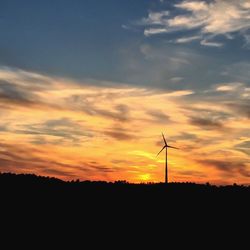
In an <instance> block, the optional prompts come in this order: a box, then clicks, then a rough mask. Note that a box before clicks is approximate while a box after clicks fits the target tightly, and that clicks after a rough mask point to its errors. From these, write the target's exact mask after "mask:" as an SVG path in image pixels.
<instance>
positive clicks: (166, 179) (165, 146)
mask: <svg viewBox="0 0 250 250" xmlns="http://www.w3.org/2000/svg"><path fill="white" fill-rule="evenodd" d="M162 138H163V141H164V144H165V145H164V146H163V148H162V149H161V151H160V152H159V153H158V154H157V156H158V155H159V154H160V153H161V152H162V150H164V149H166V160H165V165H166V168H165V183H166V184H167V183H168V148H174V149H179V148H176V147H172V146H170V145H168V143H167V141H166V139H165V137H164V134H163V133H162Z"/></svg>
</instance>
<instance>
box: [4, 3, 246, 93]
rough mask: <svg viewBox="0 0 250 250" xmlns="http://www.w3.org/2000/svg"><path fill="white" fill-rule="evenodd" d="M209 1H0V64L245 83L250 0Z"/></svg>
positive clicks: (102, 76) (157, 81)
mask: <svg viewBox="0 0 250 250" xmlns="http://www.w3.org/2000/svg"><path fill="white" fill-rule="evenodd" d="M209 2H210V5H209V4H208V1H182V0H181V1H160V0H140V1H135V0H126V1H123V0H105V1H102V0H81V1H80V0H67V1H66V0H60V1H59V0H53V1H47V0H43V1H31V0H22V1H19V0H2V1H1V8H0V30H1V39H0V64H1V65H2V66H9V67H16V68H20V69H25V70H30V71H37V72H41V73H46V74H49V75H57V76H64V77H65V76H66V77H70V78H76V79H81V80H86V79H94V80H100V81H112V82H122V83H128V84H135V85H145V86H150V87H163V88H165V87H167V88H177V89H186V88H207V86H209V85H211V84H217V83H223V82H244V83H245V84H249V83H250V81H249V69H250V59H249V58H250V57H249V56H250V50H249V48H250V46H249V44H250V32H249V27H250V25H249V24H248V23H250V21H249V19H247V18H248V16H249V15H250V6H249V4H248V3H249V1H247V0H240V1H236V0H230V3H229V1H225V0H221V1H218V0H217V1H209ZM242 13H245V14H242ZM219 14H221V15H219ZM237 14H239V15H238V16H237ZM227 17H229V18H227ZM247 21H248V23H247Z"/></svg>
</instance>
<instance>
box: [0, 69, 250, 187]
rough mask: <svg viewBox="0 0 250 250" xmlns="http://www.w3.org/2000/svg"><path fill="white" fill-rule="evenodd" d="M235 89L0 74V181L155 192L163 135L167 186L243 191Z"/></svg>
mask: <svg viewBox="0 0 250 250" xmlns="http://www.w3.org/2000/svg"><path fill="white" fill-rule="evenodd" d="M224 85H225V86H226V84H224ZM217 88H218V86H217ZM239 88H242V91H241V90H239ZM244 88H245V87H244V84H242V85H240V86H238V88H237V89H233V88H232V89H230V91H217V89H216V88H214V89H213V90H209V91H207V92H204V93H195V92H194V91H192V90H185V91H168V90H156V89H147V88H139V87H131V86H120V87H117V85H116V86H115V85H114V86H93V85H89V84H87V83H79V82H75V81H73V80H70V79H61V78H55V77H49V76H43V75H40V74H36V73H32V72H25V71H20V70H13V69H6V68H4V69H1V70H0V110H1V114H2V117H4V119H2V120H1V122H0V138H1V143H2V144H1V150H0V163H1V164H0V171H4V172H18V173H21V172H28V173H36V174H41V175H49V176H56V177H59V178H62V179H67V180H69V179H76V178H79V179H82V180H86V179H90V180H108V181H115V180H127V181H131V182H143V181H144V182H145V181H146V182H148V181H150V182H151V181H152V182H159V181H163V180H164V155H160V156H159V157H157V158H156V153H157V152H158V151H159V150H160V147H161V143H162V142H161V140H162V138H161V131H163V132H165V133H166V137H167V139H168V140H169V141H170V142H171V143H173V144H174V145H175V146H177V147H179V148H180V149H181V150H178V151H177V150H170V151H169V168H170V170H169V171H170V173H169V174H170V181H195V182H212V183H217V184H219V183H232V182H237V183H249V181H248V178H249V165H250V161H249V154H248V151H247V150H242V146H241V147H240V146H239V145H243V146H244V145H245V144H244V142H247V141H249V130H248V129H249V128H248V127H249V124H248V122H249V120H248V119H249V117H248V114H247V109H242V112H238V109H239V108H240V107H239V103H240V104H241V105H243V106H244V105H247V104H246V103H247V99H246V98H247V97H246V96H244V95H243V93H244V91H245V90H244ZM224 90H225V89H224ZM222 92H223V98H221V96H217V95H218V93H219V95H220V94H221V93H222ZM227 95H228V96H227ZM232 95H234V98H235V100H236V101H237V102H234V101H233V99H232ZM237 98H238V99H237ZM215 100H216V101H215ZM239 100H240V101H239ZM231 107H232V108H231ZM244 107H245V106H244ZM225 128H226V129H225ZM229 131H230V133H229ZM225 169H226V170H230V169H232V171H225ZM229 173H230V178H229Z"/></svg>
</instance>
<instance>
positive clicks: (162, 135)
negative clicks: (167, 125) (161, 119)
mask: <svg viewBox="0 0 250 250" xmlns="http://www.w3.org/2000/svg"><path fill="white" fill-rule="evenodd" d="M162 137H163V140H164V142H165V145H167V141H166V139H165V137H164V134H163V133H162Z"/></svg>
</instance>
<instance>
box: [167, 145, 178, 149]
mask: <svg viewBox="0 0 250 250" xmlns="http://www.w3.org/2000/svg"><path fill="white" fill-rule="evenodd" d="M167 147H168V148H174V149H179V148H176V147H172V146H169V145H167Z"/></svg>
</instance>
